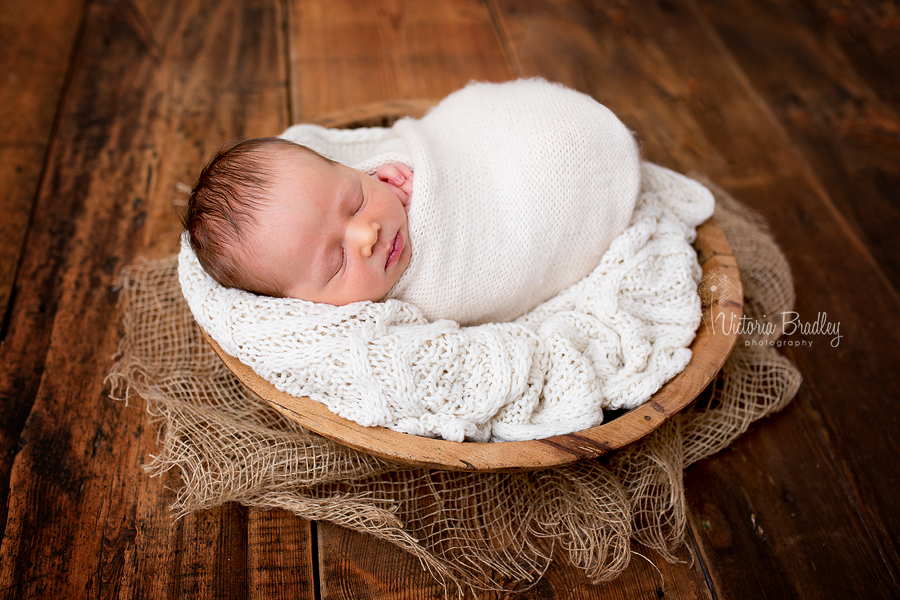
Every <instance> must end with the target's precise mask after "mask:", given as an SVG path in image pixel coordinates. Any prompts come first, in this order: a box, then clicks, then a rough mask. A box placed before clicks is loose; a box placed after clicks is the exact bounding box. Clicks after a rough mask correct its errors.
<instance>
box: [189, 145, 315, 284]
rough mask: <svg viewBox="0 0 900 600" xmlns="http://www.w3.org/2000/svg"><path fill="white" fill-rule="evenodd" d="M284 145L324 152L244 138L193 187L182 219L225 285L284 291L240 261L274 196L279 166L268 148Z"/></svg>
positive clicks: (193, 243) (204, 263)
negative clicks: (260, 214) (274, 164)
mask: <svg viewBox="0 0 900 600" xmlns="http://www.w3.org/2000/svg"><path fill="white" fill-rule="evenodd" d="M284 149H288V150H293V151H301V152H303V151H305V152H309V153H310V155H315V156H317V157H318V156H319V155H318V154H316V153H315V152H313V151H312V150H310V149H308V148H306V147H305V146H301V145H299V144H295V143H293V142H290V141H288V140H285V139H281V138H275V137H263V138H254V139H249V140H245V141H243V142H240V143H238V144H234V145H231V146H226V147H224V148H222V149H221V150H219V152H218V153H216V155H215V156H214V157H213V158H212V160H210V161H209V163H208V164H207V165H206V166H205V167H204V168H203V170H202V171H201V172H200V176H199V177H198V178H197V183H196V184H195V185H194V188H193V189H192V190H191V196H190V198H189V199H188V207H187V211H186V213H185V214H184V216H183V218H182V224H183V225H184V228H185V230H186V231H187V232H188V239H189V240H190V244H191V248H192V249H193V250H194V253H195V254H196V255H197V258H198V260H199V261H200V264H201V265H202V266H203V268H204V269H205V270H206V272H207V273H209V274H210V276H212V278H213V279H215V280H216V281H217V282H219V283H220V284H221V285H223V286H225V287H234V288H240V289H243V290H247V291H250V292H254V293H257V294H262V295H266V296H276V297H278V296H283V295H284V292H283V290H281V289H280V287H279V284H278V283H277V282H269V281H264V280H263V279H262V278H260V277H259V276H257V275H256V274H255V273H253V272H252V270H251V269H248V268H246V266H242V265H241V264H240V262H241V261H240V258H241V254H242V249H243V248H242V242H245V241H246V233H247V230H248V228H249V227H252V226H253V225H254V224H255V223H256V219H255V214H256V211H258V210H259V209H260V208H261V207H263V206H265V205H266V203H267V202H268V201H269V200H270V198H269V196H268V193H269V188H270V186H271V184H272V182H273V178H274V176H275V171H274V169H272V167H271V166H270V165H271V162H272V161H271V158H272V156H273V155H272V154H268V155H267V151H278V150H284ZM320 158H322V159H323V160H326V159H324V158H323V157H320Z"/></svg>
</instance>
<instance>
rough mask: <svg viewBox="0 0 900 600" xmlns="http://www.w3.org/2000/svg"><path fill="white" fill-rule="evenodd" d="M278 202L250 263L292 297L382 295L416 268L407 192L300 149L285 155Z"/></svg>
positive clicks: (341, 300)
mask: <svg viewBox="0 0 900 600" xmlns="http://www.w3.org/2000/svg"><path fill="white" fill-rule="evenodd" d="M273 166H274V167H276V168H277V172H278V173H280V175H279V176H277V177H276V178H275V183H274V186H273V187H272V189H271V190H270V193H271V196H272V198H273V200H274V201H273V202H271V204H270V205H268V206H265V207H263V208H261V209H260V210H259V212H258V213H257V214H256V221H257V222H256V225H254V226H253V227H252V231H251V232H250V240H249V243H248V248H247V252H246V255H247V262H248V263H249V264H248V266H249V268H251V269H254V270H255V271H256V272H257V273H258V274H259V276H261V277H263V278H265V279H266V280H268V281H272V282H275V283H276V284H277V285H279V286H280V287H281V288H282V289H283V290H284V291H285V295H286V296H288V297H291V298H299V299H302V300H309V301H311V302H322V303H326V304H334V305H338V306H342V305H345V304H350V303H351V302H358V301H362V300H373V301H377V300H380V299H382V298H383V297H384V296H385V294H387V292H388V290H389V289H390V288H391V286H393V285H394V283H396V282H397V280H398V279H399V278H400V275H401V274H403V271H405V270H406V267H407V266H408V265H409V260H410V257H411V256H412V248H411V246H410V243H409V231H408V225H407V220H406V210H407V207H406V205H407V204H408V195H406V194H405V193H404V192H403V191H402V190H400V189H398V188H397V187H395V186H394V185H392V184H390V183H387V182H385V181H381V180H379V179H376V178H374V177H370V176H368V175H366V174H364V173H362V172H360V171H356V170H354V169H351V168H349V167H345V166H343V165H337V164H332V163H328V162H326V161H324V160H321V159H317V158H315V157H309V156H306V155H305V154H303V153H300V152H288V153H279V154H278V156H277V157H276V158H275V162H274V163H273Z"/></svg>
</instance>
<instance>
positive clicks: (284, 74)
mask: <svg viewBox="0 0 900 600" xmlns="http://www.w3.org/2000/svg"><path fill="white" fill-rule="evenodd" d="M898 15H900V7H898V4H897V2H896V1H894V0H888V1H878V2H831V1H826V0H786V1H785V2H775V1H773V0H764V1H762V2H754V1H751V0H724V1H723V2H713V1H711V0H664V1H659V0H632V1H630V2H619V1H615V2H614V1H611V0H610V1H607V0H599V1H596V2H595V1H588V0H561V1H556V0H553V1H551V0H516V1H512V0H485V1H483V2H481V1H476V0H439V1H437V2H427V3H423V2H414V1H413V0H377V1H373V2H365V3H363V2H353V1H351V0H250V1H246V2H245V1H239V0H217V1H215V2H213V1H210V0H187V1H185V2H175V1H174V0H153V1H150V0H135V1H133V2H120V1H118V0H88V1H87V2H84V1H82V0H57V1H56V2H53V3H52V4H50V5H48V4H47V3H41V2H23V1H22V0H10V1H7V2H3V3H0V34H2V36H0V37H2V40H3V44H2V45H0V106H3V108H4V116H5V117H6V120H5V124H4V133H3V135H2V136H0V137H2V139H0V192H2V193H0V214H2V217H0V308H2V309H3V312H4V314H5V315H6V318H5V319H4V321H3V325H2V333H3V335H2V336H0V337H3V340H0V342H2V343H0V523H2V526H0V598H3V599H5V598H10V599H12V598H15V599H17V600H18V599H20V598H24V599H32V598H111V597H114V598H148V599H149V598H153V599H154V600H155V599H159V598H173V599H174V598H179V597H184V596H189V597H192V598H213V597H238V598H250V597H253V598H301V599H303V598H314V597H315V596H316V594H317V593H319V594H320V595H321V597H327V598H400V597H403V598H432V597H443V590H442V589H440V587H439V586H436V585H435V583H434V582H433V581H432V580H431V579H429V578H428V576H427V574H426V573H425V572H424V571H422V569H421V567H420V566H419V565H418V563H417V562H416V560H415V559H413V558H411V557H410V556H408V555H407V554H405V553H403V552H402V551H401V550H399V549H397V548H395V547H393V546H391V545H389V544H386V543H383V542H379V541H376V540H372V539H371V538H367V537H363V536H360V535H358V534H353V533H349V532H347V531H346V530H341V529H339V528H336V527H331V526H328V525H325V524H320V525H319V527H318V535H317V536H314V533H315V530H314V529H313V528H312V527H311V526H310V524H309V523H308V522H306V521H304V520H302V519H298V518H296V517H294V516H292V515H290V514H288V513H285V512H280V511H277V512H276V511H273V512H262V511H259V510H257V509H253V508H245V507H239V506H236V505H233V504H229V505H226V506H223V507H219V508H214V509H211V510H208V511H201V512H199V513H197V514H195V515H191V516H189V517H186V518H185V519H183V520H181V521H173V519H172V516H171V513H170V512H169V509H168V505H169V503H170V502H171V500H172V496H171V493H170V492H169V491H167V489H166V486H167V485H170V484H173V483H174V482H173V481H172V480H170V479H169V478H168V477H169V476H166V477H163V478H150V477H148V476H147V474H146V473H144V472H143V471H142V469H141V467H142V465H143V464H145V463H146V462H147V461H149V460H150V459H149V456H150V455H151V454H153V453H154V452H155V451H156V449H157V446H156V432H155V431H154V430H153V428H152V427H151V426H150V425H149V423H148V422H147V420H146V417H145V415H144V412H143V411H144V409H145V407H144V406H143V405H140V404H138V405H135V406H124V405H122V404H120V403H115V402H111V401H110V400H109V399H108V397H107V390H106V389H105V387H104V385H103V383H102V381H103V377H104V375H105V373H106V372H107V370H108V368H109V365H110V361H111V355H112V353H113V352H114V350H115V347H116V342H117V340H118V336H119V325H118V323H119V314H118V312H117V308H116V300H117V299H116V295H115V294H114V293H113V292H112V291H111V289H110V288H111V284H112V283H113V282H114V280H115V276H116V273H117V271H118V270H119V268H120V267H121V266H123V265H124V264H125V263H127V262H128V261H130V260H131V259H132V258H134V257H136V256H138V255H150V256H162V255H166V254H169V253H171V252H172V251H173V250H174V247H175V240H176V237H177V232H178V223H177V218H176V217H175V211H174V210H173V205H174V206H175V207H176V208H177V207H178V205H179V204H180V203H183V200H184V191H183V190H184V189H185V187H186V186H189V185H190V184H191V183H192V180H193V177H194V176H195V174H196V172H197V170H198V168H199V167H200V166H201V165H202V163H203V162H204V161H205V160H206V159H207V158H208V157H209V155H210V154H211V153H212V152H214V151H215V150H216V149H217V148H218V147H219V146H220V145H221V144H222V143H223V142H225V141H227V140H230V139H233V138H237V137H247V136H254V135H263V134H272V133H278V132H280V131H281V129H282V128H283V127H284V126H286V125H287V124H289V123H291V122H295V121H302V120H307V119H310V118H313V117H316V116H318V115H322V114H325V113H328V112H332V111H334V110H340V109H345V108H348V107H351V106H361V105H364V104H367V103H370V102H379V101H386V100H396V99H402V98H440V97H442V96H443V95H445V94H446V93H448V92H450V91H452V90H454V89H457V88H458V87H461V86H462V85H463V84H465V83H466V82H467V81H468V80H470V79H485V80H495V81H498V80H504V79H509V78H511V77H514V76H518V75H520V74H521V75H525V76H529V75H543V76H545V77H547V78H550V79H555V80H558V81H562V82H564V83H567V84H569V85H571V86H573V87H575V88H577V89H580V90H582V91H585V92H587V93H589V94H591V95H593V96H594V97H595V98H597V99H599V100H600V101H602V102H604V103H605V104H607V105H608V106H610V107H611V108H612V109H613V110H614V111H615V112H616V113H617V114H619V115H620V116H622V118H623V120H624V121H625V122H626V123H627V124H628V125H629V126H630V127H631V128H632V129H634V130H635V131H636V132H637V133H638V136H639V138H640V140H641V142H642V144H643V150H644V154H645V156H646V157H647V158H649V159H651V160H653V161H655V162H658V163H661V164H663V165H665V166H669V167H672V168H674V169H676V170H679V171H687V170H690V169H695V170H697V171H700V172H701V173H705V174H707V175H709V176H710V177H711V178H712V179H713V181H715V182H717V183H718V184H720V185H722V186H724V187H725V188H726V189H727V190H728V191H729V192H731V193H732V194H734V195H735V196H736V197H738V198H739V199H741V200H743V201H745V202H748V203H749V204H751V205H752V206H754V207H755V208H757V209H758V210H759V211H760V212H761V213H762V214H763V215H764V216H765V217H766V218H767V219H768V221H769V222H770V224H771V226H772V229H773V232H774V234H775V237H776V239H777V241H778V242H779V244H781V246H782V247H783V249H784V250H785V252H786V254H787V257H788V259H789V261H790V263H791V266H792V268H793V273H794V277H795V280H796V285H797V294H798V300H797V309H796V310H797V312H798V314H799V315H801V317H802V318H803V320H806V321H812V320H814V319H815V318H816V316H817V314H818V313H826V314H827V317H828V319H829V320H830V321H831V322H840V333H841V335H842V336H843V337H842V338H841V340H840V343H839V344H838V345H837V346H836V347H832V346H831V345H830V340H829V338H827V337H826V336H823V335H818V334H811V335H799V334H796V333H795V334H793V335H792V336H791V338H792V339H793V340H797V341H805V342H811V343H812V344H813V345H812V346H811V347H810V346H802V347H794V348H788V349H786V350H785V352H786V353H787V354H788V355H789V356H790V357H791V358H792V359H793V360H794V361H795V362H796V363H797V365H798V366H799V367H800V369H801V371H802V373H803V376H804V381H805V383H804V386H803V387H802V389H801V392H800V394H799V396H798V397H797V399H796V400H795V402H794V404H792V405H791V406H790V407H789V408H788V409H786V410H785V411H784V412H783V413H782V414H779V415H776V416H775V417H773V418H771V419H769V420H767V421H765V422H761V423H758V424H757V425H755V426H754V427H752V428H751V430H750V432H748V434H747V435H745V436H744V437H743V438H741V439H740V440H738V441H737V442H736V443H735V444H734V445H733V446H732V447H730V448H729V449H728V450H726V451H724V452H722V453H720V454H719V455H717V456H714V457H712V458H711V459H709V460H706V461H703V462H701V463H699V464H697V465H695V466H694V467H693V468H691V469H690V470H689V471H688V472H687V475H686V486H687V497H688V501H689V522H690V531H691V534H692V536H693V539H694V540H695V542H696V548H697V553H696V559H697V560H696V561H695V562H694V564H693V565H688V564H679V565H668V564H667V563H665V562H664V561H661V560H660V559H658V558H657V557H654V556H653V555H652V553H647V556H648V557H650V558H651V559H652V560H653V561H654V563H655V564H656V565H657V566H659V568H660V570H661V571H662V573H663V579H662V581H663V585H662V586H660V579H659V575H658V574H657V572H656V570H655V569H653V568H652V567H650V566H649V563H647V562H646V561H644V560H643V559H641V558H640V557H636V556H635V557H633V559H632V563H631V566H630V567H629V569H628V570H627V571H626V572H625V573H624V574H623V575H622V576H621V577H620V578H619V579H617V580H616V581H614V582H610V583H607V584H604V585H602V586H599V587H594V586H589V585H587V584H586V583H585V582H584V581H583V579H580V576H579V574H578V573H577V572H573V571H572V569H570V568H569V567H567V566H566V565H565V564H564V562H560V563H559V564H555V565H554V566H553V567H552V568H551V570H550V571H549V572H548V573H547V575H546V577H545V578H544V580H542V581H541V582H540V583H539V584H538V585H537V586H536V587H535V588H534V589H533V590H532V591H531V592H528V593H527V594H526V595H525V596H520V597H525V598H579V599H586V598H600V597H604V598H605V597H611V598H635V597H639V598H647V597H649V598H660V597H670V598H710V597H717V598H721V599H723V600H724V599H726V598H751V597H773V598H782V597H798V598H805V597H822V598H841V599H842V598H854V597H860V598H886V597H900V583H898V582H900V575H898V573H900V558H898V555H900V552H898V548H897V542H896V539H898V537H900V522H898V519H900V517H898V515H897V513H896V510H895V508H894V504H896V502H895V501H894V498H896V497H897V494H898V493H900V476H898V471H897V469H896V468H893V467H891V466H890V465H893V464H894V463H896V461H897V460H898V457H900V451H898V450H900V449H898V447H897V441H896V439H897V438H896V431H897V430H898V427H897V426H898V419H900V418H898V417H897V413H896V410H895V409H894V406H893V405H894V403H895V399H896V398H897V397H898V396H900V393H898V392H900V390H898V384H900V378H898V376H897V374H896V368H895V366H896V357H897V356H898V355H900V348H898V344H900V342H898V340H897V336H896V334H895V332H896V331H898V330H900V327H898V325H900V323H898V320H900V310H898V309H900V306H898V294H897V285H896V276H897V272H898V260H900V259H898V253H897V237H896V235H897V234H896V230H897V227H896V224H897V218H898V213H897V208H896V192H895V191H894V190H895V188H896V187H897V178H898V171H897V165H898V164H900V161H898V154H897V153H898V144H897V139H898V133H897V132H898V116H897V115H898V113H900V72H898V71H900V60H898V58H900V41H898V32H900V25H898V23H900V17H898ZM884 465H888V467H887V468H885V467H884ZM314 544H319V546H320V548H319V550H320V552H318V554H316V553H315V552H314V551H313V545H314ZM635 549H638V550H639V548H637V547H636V548H635ZM639 551H640V550H639ZM685 552H686V554H685V558H686V559H689V558H690V556H689V554H688V552H689V549H686V550H685ZM314 556H316V557H317V558H318V563H315V562H314ZM701 566H702V567H703V568H705V569H706V572H707V573H708V575H709V582H710V584H711V585H712V590H711V591H710V590H709V589H708V588H707V583H706V581H705V578H704V575H703V570H702V569H701ZM316 573H318V575H319V579H321V582H320V589H319V590H318V591H317V590H316V589H315V584H316ZM485 597H490V598H499V597H503V598H509V597H513V596H509V595H497V594H494V595H485Z"/></svg>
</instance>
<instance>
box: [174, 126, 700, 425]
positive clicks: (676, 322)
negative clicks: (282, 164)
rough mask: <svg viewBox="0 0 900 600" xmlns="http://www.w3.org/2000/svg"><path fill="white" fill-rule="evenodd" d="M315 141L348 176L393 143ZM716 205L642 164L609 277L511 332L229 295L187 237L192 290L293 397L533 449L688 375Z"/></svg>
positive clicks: (184, 271) (355, 415) (339, 136)
mask: <svg viewBox="0 0 900 600" xmlns="http://www.w3.org/2000/svg"><path fill="white" fill-rule="evenodd" d="M317 131H318V133H317V135H320V136H321V140H320V141H321V143H320V144H310V145H311V146H312V147H314V148H315V149H316V150H319V151H320V152H322V153H323V154H325V155H326V156H330V157H332V158H335V159H338V160H341V159H342V158H343V162H346V163H347V164H354V163H359V162H361V161H363V160H365V159H366V157H371V156H372V154H373V152H376V151H377V150H378V149H379V148H381V147H382V144H383V143H384V141H385V139H386V134H385V131H386V130H380V129H372V130H370V129H364V130H353V131H340V132H335V134H334V135H332V134H331V133H329V131H330V130H323V129H321V128H319V130H317ZM286 136H287V137H290V130H289V131H288V132H287V133H286ZM415 166H416V169H417V171H416V178H417V180H418V176H419V170H420V169H422V165H415ZM538 166H539V165H538ZM538 166H536V168H537V167H538ZM554 177H555V175H554V174H553V173H547V174H546V178H545V179H546V181H547V184H548V186H553V187H556V182H555V180H554ZM415 193H416V191H415V189H414V194H415ZM712 209H713V199H712V195H711V194H710V193H709V192H708V191H707V190H706V189H705V188H704V187H703V186H701V185H700V184H698V183H696V182H694V181H692V180H690V179H687V178H685V177H683V176H681V175H678V174H676V173H673V172H672V171H669V170H667V169H664V168H662V167H658V166H655V165H652V164H649V163H643V164H641V166H640V195H639V197H638V200H637V203H636V206H635V210H634V214H633V215H632V218H631V220H630V223H629V225H628V227H627V229H626V230H625V231H624V232H623V233H622V234H621V235H619V236H618V237H616V238H615V239H614V240H613V242H612V244H611V245H610V247H609V249H608V251H607V252H606V253H605V254H604V255H603V257H602V258H601V259H600V261H599V264H598V266H597V267H596V268H595V269H594V270H593V271H591V273H590V274H589V275H588V276H587V277H585V278H583V279H582V280H580V281H579V282H577V283H575V284H574V285H572V286H571V287H569V288H567V289H565V290H563V291H561V292H560V293H559V294H557V295H556V296H554V297H553V298H551V299H550V300H548V301H547V302H545V303H543V304H541V305H539V306H537V307H536V308H534V309H533V310H532V311H530V312H529V313H527V314H525V315H524V316H522V317H520V318H519V319H517V320H515V321H512V322H498V323H487V324H483V325H478V326H470V327H462V326H460V325H459V324H458V323H456V322H453V321H449V320H438V321H429V320H428V319H427V318H426V317H425V316H424V315H423V313H422V311H421V310H420V309H418V308H417V307H416V306H415V305H413V304H410V303H408V302H403V301H398V300H393V299H389V300H386V301H383V302H360V303H355V304H351V305H348V306H343V307H334V306H329V305H321V304H313V303H309V302H304V301H302V300H294V299H276V298H265V297H260V296H255V295H253V294H249V293H247V292H242V291H239V290H234V289H226V288H222V287H221V286H219V285H218V284H217V283H216V282H215V281H214V280H213V279H212V278H211V277H209V276H208V275H207V274H206V273H205V272H204V271H203V269H202V268H201V267H200V265H199V263H198V262H197V259H196V257H195V256H194V255H193V253H192V252H191V250H190V246H189V244H187V243H186V241H185V240H184V239H183V240H182V250H181V254H180V256H179V278H180V281H181V285H182V289H183V291H184V294H185V297H186V299H187V301H188V305H189V306H190V308H191V311H192V313H193V314H194V317H195V318H196V319H197V321H198V323H199V324H200V325H201V326H202V327H203V328H204V329H205V330H206V331H207V333H209V335H211V336H212V337H213V339H215V340H216V341H217V342H218V343H219V345H220V346H221V347H222V348H223V350H225V352H227V353H229V354H231V355H233V356H235V357H237V358H238V359H239V360H241V361H242V362H244V363H245V364H247V365H249V366H250V367H251V368H253V370H254V371H256V372H257V373H258V374H259V375H260V376H262V377H263V378H265V379H266V380H268V381H269V382H271V383H272V384H273V385H274V386H275V387H277V388H278V389H280V390H282V391H285V392H287V393H290V394H293V395H296V396H309V397H310V398H312V399H314V400H316V401H319V402H322V403H324V404H325V405H326V406H328V408H329V409H330V410H331V411H332V412H334V413H336V414H338V415H340V416H342V417H345V418H348V419H351V420H354V421H356V422H358V423H360V424H362V425H368V426H375V425H378V426H384V427H388V428H391V429H394V430H397V431H401V432H407V433H412V434H416V435H427V436H439V437H443V438H445V439H448V440H455V441H463V440H472V441H506V440H524V439H536V438H542V437H547V436H551V435H557V434H561V433H567V432H572V431H579V430H582V429H585V428H588V427H592V426H595V425H598V424H600V423H601V422H602V419H603V409H604V408H613V409H618V408H632V407H635V406H637V405H639V404H641V403H642V402H644V401H645V400H647V399H648V398H649V397H650V396H651V395H652V394H653V393H654V392H655V391H656V390H658V389H659V387H660V386H662V384H663V383H665V382H666V381H668V380H669V379H670V378H671V377H673V376H674V375H675V374H677V373H678V372H680V371H681V370H682V369H684V367H685V366H686V365H687V363H688V361H689V360H690V350H689V349H688V346H689V344H690V342H691V340H692V339H693V335H694V331H695V330H696V328H697V326H698V325H699V322H700V301H699V298H698V296H697V293H696V286H697V282H698V281H699V277H700V268H699V266H698V264H697V260H696V255H695V253H694V251H693V248H692V247H691V245H690V244H691V242H693V240H694V237H695V227H696V226H697V225H699V224H700V223H702V222H703V221H704V220H706V218H708V217H709V216H710V215H711V214H712ZM414 251H415V248H414Z"/></svg>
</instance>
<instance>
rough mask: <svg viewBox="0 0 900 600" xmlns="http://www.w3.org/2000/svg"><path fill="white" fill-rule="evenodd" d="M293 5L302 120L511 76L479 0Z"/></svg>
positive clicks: (299, 0)
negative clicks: (476, 81)
mask: <svg viewBox="0 0 900 600" xmlns="http://www.w3.org/2000/svg"><path fill="white" fill-rule="evenodd" d="M288 12H289V14H290V17H291V18H290V40H291V46H290V54H291V61H290V82H291V108H292V110H291V117H292V118H293V120H294V121H296V122H302V121H305V120H310V119H312V118H314V117H317V116H320V115H323V114H326V113H330V112H334V111H337V110H342V109H346V108H350V107H353V106H359V105H363V104H369V103H371V102H380V101H385V100H404V99H426V98H443V97H444V96H446V95H447V94H449V93H450V92H452V91H454V90H456V89H458V88H460V87H462V86H463V85H465V84H466V83H468V81H469V80H471V79H478V80H483V81H504V80H507V79H511V78H512V77H513V73H512V71H511V69H510V66H509V64H508V63H507V61H506V58H505V55H504V53H503V48H502V45H501V40H500V39H499V38H498V37H497V33H496V31H495V29H494V26H493V24H492V22H491V18H490V14H489V13H488V10H487V9H486V8H485V6H484V4H483V3H481V2H477V1H475V0H434V1H431V2H418V1H416V0H376V1H372V2H355V1H354V0H331V1H329V2H322V1H320V0H290V2H289V11H288Z"/></svg>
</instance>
